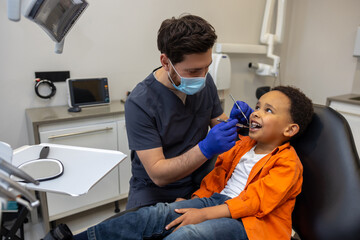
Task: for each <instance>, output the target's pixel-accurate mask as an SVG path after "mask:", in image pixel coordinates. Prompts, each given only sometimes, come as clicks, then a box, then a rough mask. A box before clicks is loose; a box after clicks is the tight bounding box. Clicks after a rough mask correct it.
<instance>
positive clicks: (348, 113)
mask: <svg viewBox="0 0 360 240" xmlns="http://www.w3.org/2000/svg"><path fill="white" fill-rule="evenodd" d="M330 107H332V108H333V109H334V110H336V111H338V112H339V113H341V114H342V115H343V116H344V117H345V119H346V120H347V121H348V123H349V125H350V128H351V132H352V135H353V137H354V141H355V146H356V149H357V152H358V154H359V156H360V105H355V104H349V103H343V102H336V101H333V102H331V103H330ZM334 127H336V126H334Z"/></svg>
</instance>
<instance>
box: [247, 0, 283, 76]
mask: <svg viewBox="0 0 360 240" xmlns="http://www.w3.org/2000/svg"><path fill="white" fill-rule="evenodd" d="M274 4H275V0H267V1H266V5H265V11H264V19H263V24H262V28H261V34H260V42H261V43H262V44H266V45H267V52H266V56H267V57H268V58H270V59H272V60H273V65H272V66H271V65H268V64H264V63H249V68H251V69H254V70H255V72H256V74H258V75H261V76H273V77H277V76H278V75H279V67H280V57H279V56H277V55H275V54H274V45H275V44H281V43H282V40H283V28H284V17H285V10H286V0H278V4H277V6H278V8H277V17H276V29H275V34H272V33H270V28H271V19H272V16H273V11H274V8H275V7H274Z"/></svg>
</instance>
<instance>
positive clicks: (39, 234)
mask: <svg viewBox="0 0 360 240" xmlns="http://www.w3.org/2000/svg"><path fill="white" fill-rule="evenodd" d="M125 205H126V200H122V201H119V207H120V211H124V210H125ZM114 209H115V205H114V203H111V204H107V205H104V206H101V207H97V208H94V209H91V210H88V211H85V212H82V213H78V214H76V215H73V216H70V217H66V218H63V219H61V220H59V221H56V224H59V223H66V224H67V225H68V226H69V228H70V230H71V231H72V233H73V234H74V235H75V234H77V233H80V232H83V231H85V230H86V229H87V228H88V227H90V226H93V225H96V224H97V223H99V222H101V221H103V220H105V219H107V218H109V217H111V216H113V215H114V214H115V212H114ZM24 232H25V239H26V240H39V239H41V238H43V237H44V236H45V234H46V233H45V232H44V229H43V226H42V223H41V222H38V223H32V222H29V223H27V224H25V226H24Z"/></svg>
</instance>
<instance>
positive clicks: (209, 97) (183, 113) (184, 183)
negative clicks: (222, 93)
mask: <svg viewBox="0 0 360 240" xmlns="http://www.w3.org/2000/svg"><path fill="white" fill-rule="evenodd" d="M154 71H156V70H154ZM222 113H223V110H222V108H221V105H220V100H219V97H218V94H217V89H216V87H215V84H214V82H213V79H212V77H211V76H210V74H208V75H207V79H206V84H205V87H204V88H203V89H202V90H201V91H200V92H198V93H196V94H194V95H187V96H186V101H185V104H184V103H183V102H182V101H181V100H180V98H179V97H178V96H176V95H175V93H173V92H172V91H171V90H169V89H168V88H167V87H165V86H164V85H163V84H162V83H160V82H159V81H157V80H156V79H155V77H154V74H153V73H151V74H150V75H149V76H148V77H147V78H146V79H145V80H144V81H142V82H140V83H139V84H138V85H137V86H136V87H135V88H134V89H133V91H132V92H131V94H130V95H129V97H128V99H127V100H126V103H125V122H126V131H127V135H128V140H129V148H130V150H131V165H132V167H131V171H132V178H131V180H130V191H129V197H128V204H127V209H131V208H134V207H140V206H146V205H152V204H155V203H157V202H173V201H174V200H175V199H176V198H177V197H186V196H189V195H190V194H191V193H192V192H193V191H194V190H196V189H194V188H195V186H194V184H193V183H192V181H191V175H190V176H187V177H185V178H183V179H181V180H179V181H177V182H174V183H172V184H169V185H167V186H164V187H158V186H157V185H155V184H154V183H153V181H152V180H151V179H150V177H149V175H148V174H147V172H146V171H145V168H144V166H143V165H142V163H141V161H140V159H139V157H138V156H137V154H136V152H135V151H136V150H145V149H152V148H158V147H162V148H163V152H164V156H165V158H166V159H168V158H172V157H176V156H179V155H181V154H183V153H184V152H186V151H188V150H189V149H191V148H192V147H194V146H195V145H197V144H198V143H199V141H201V140H202V139H204V138H205V137H206V135H207V132H208V126H209V125H210V120H211V119H213V118H216V117H218V116H220V115H221V114H222ZM169 174H171V172H169Z"/></svg>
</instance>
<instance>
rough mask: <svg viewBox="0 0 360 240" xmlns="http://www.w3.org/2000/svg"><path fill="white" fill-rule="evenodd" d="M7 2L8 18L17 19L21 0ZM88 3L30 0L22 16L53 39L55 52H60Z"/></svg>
mask: <svg viewBox="0 0 360 240" xmlns="http://www.w3.org/2000/svg"><path fill="white" fill-rule="evenodd" d="M7 4H8V5H7V6H8V18H9V20H11V21H19V20H20V18H21V14H20V12H21V11H20V9H21V0H7ZM88 5H89V4H88V3H87V2H86V0H31V1H30V3H29V5H28V6H27V8H26V11H25V14H24V16H25V17H26V18H28V19H29V20H31V21H33V22H35V23H36V24H38V25H39V26H40V27H41V28H43V29H44V31H45V32H46V33H47V34H48V35H49V36H50V38H51V39H52V40H54V41H55V53H62V51H63V48H64V41H65V36H66V34H67V33H68V32H69V31H70V29H71V28H72V27H73V26H74V24H75V23H76V21H77V19H78V18H79V17H80V15H81V14H82V13H83V11H84V10H85V9H86V7H87V6H88Z"/></svg>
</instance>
